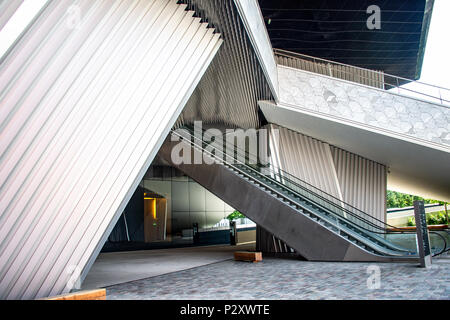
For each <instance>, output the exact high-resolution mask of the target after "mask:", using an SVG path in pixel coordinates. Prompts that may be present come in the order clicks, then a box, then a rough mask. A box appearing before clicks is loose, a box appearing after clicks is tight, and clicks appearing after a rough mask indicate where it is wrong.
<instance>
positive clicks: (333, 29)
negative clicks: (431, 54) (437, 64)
mask: <svg viewBox="0 0 450 320" xmlns="http://www.w3.org/2000/svg"><path fill="white" fill-rule="evenodd" d="M259 4H260V7H261V10H262V13H263V15H264V20H265V22H266V27H267V30H268V32H269V36H270V38H271V41H272V46H273V47H274V48H279V49H284V50H289V51H294V52H298V53H303V54H307V55H310V56H315V57H320V58H324V59H329V60H334V61H338V62H342V63H345V64H350V65H355V66H359V67H362V68H367V69H376V70H382V71H384V72H386V73H389V74H393V75H397V76H401V77H404V78H408V79H418V78H419V77H420V72H421V68H422V62H423V56H424V50H425V45H426V39H427V35H428V29H429V25H430V20H431V13H432V9H433V4H434V0H302V1H292V0H259ZM370 5H378V6H379V7H380V9H381V29H380V30H369V29H368V28H367V25H366V22H367V18H368V17H369V16H370V15H369V14H367V13H366V10H367V8H368V7H369V6H370Z"/></svg>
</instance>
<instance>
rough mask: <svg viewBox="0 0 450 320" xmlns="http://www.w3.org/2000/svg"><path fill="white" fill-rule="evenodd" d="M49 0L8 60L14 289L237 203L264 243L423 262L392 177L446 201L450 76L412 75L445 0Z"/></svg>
mask: <svg viewBox="0 0 450 320" xmlns="http://www.w3.org/2000/svg"><path fill="white" fill-rule="evenodd" d="M26 3H27V1H21V0H4V1H1V2H0V28H2V31H0V32H6V31H5V30H7V28H8V24H9V23H11V22H13V20H14V19H15V17H16V15H17V14H19V13H20V11H21V10H22V9H23V6H24V5H25V4H26ZM37 3H40V4H37ZM36 4H37V5H36ZM374 4H375V7H373V6H372V5H374ZM35 5H36V8H35V12H34V13H35V14H31V15H29V20H28V21H27V24H26V25H24V26H23V28H22V29H21V30H20V32H18V33H17V34H16V37H14V39H13V40H12V41H11V42H10V45H8V46H7V47H6V48H5V50H4V53H2V56H1V58H0V134H1V139H0V298H2V299H17V298H18V299H32V298H40V297H46V296H50V295H56V294H60V293H64V292H68V291H70V290H71V289H72V288H73V283H74V282H75V281H82V280H83V279H84V278H85V277H86V275H87V273H88V272H89V269H90V267H91V266H92V264H93V262H94V261H95V259H96V257H97V256H98V254H99V252H100V251H101V250H102V248H106V249H109V250H111V249H114V248H115V244H117V242H121V241H126V242H128V243H133V245H134V246H141V248H150V247H152V246H157V245H158V244H161V243H166V244H167V243H172V244H177V245H183V244H192V242H193V241H199V242H202V241H204V242H205V243H214V242H215V241H216V242H217V241H218V242H220V241H222V240H221V239H228V237H229V236H228V234H229V232H230V231H229V227H228V224H227V222H226V221H227V219H226V218H227V216H228V215H229V214H230V213H232V212H233V211H234V210H238V211H240V212H242V213H243V214H244V215H245V216H246V217H247V218H248V219H250V220H251V222H249V221H246V223H245V224H244V225H243V226H242V228H241V230H240V232H238V238H239V234H241V240H242V239H243V241H244V242H245V241H251V240H252V237H253V238H255V239H256V241H257V247H258V248H259V250H261V251H264V252H272V253H274V252H275V253H288V254H297V255H300V256H302V257H303V258H305V259H308V260H316V261H386V262H390V261H405V262H408V261H417V250H416V247H415V234H413V233H405V234H396V233H393V234H392V233H388V232H387V229H388V227H389V226H388V225H387V224H386V190H387V188H390V189H394V190H398V191H403V192H408V193H413V194H418V195H421V196H424V197H429V198H436V199H439V200H443V201H449V200H450V109H449V105H450V91H449V90H447V89H444V88H439V87H435V86H431V85H427V84H420V88H421V89H420V90H419V89H418V90H414V91H413V92H412V91H411V89H407V88H405V87H404V86H403V85H405V84H407V83H410V82H412V81H414V80H417V79H418V78H419V77H420V70H421V65H422V60H423V55H424V50H425V45H426V39H427V33H428V28H429V23H430V19H431V14H432V9H433V1H432V0H418V1H409V0H391V1H373V0H371V1H360V0H348V1H329V0H327V1H325V0H314V1H312V0H311V1H310V0H305V1H301V3H298V1H280V0H260V1H257V0H181V1H177V0H115V1H110V0H95V1H92V0H48V1H40V2H38V1H36V2H35ZM369 7H371V8H369ZM369 9H370V10H369ZM378 9H379V10H381V28H379V26H378V25H377V23H378V22H380V21H377V19H378V18H379V17H378V16H377V10H378ZM274 48H276V49H274ZM418 85H419V83H418ZM198 121H201V124H202V128H203V130H205V131H202V129H200V128H199V126H198ZM236 128H242V129H246V130H247V129H256V131H251V130H250V131H243V130H242V131H235V132H233V133H232V132H231V131H230V130H229V129H236ZM220 134H223V137H224V139H223V143H220V142H218V141H219V140H218V137H219V136H220ZM252 135H254V136H255V137H256V141H257V144H258V147H259V149H258V150H257V151H256V152H255V150H253V149H252V145H251V144H252V143H251V141H252V139H251V138H252ZM212 136H214V139H212ZM229 137H232V138H230V139H228V138H229ZM246 137H247V138H246ZM205 138H206V139H205ZM235 141H241V142H242V141H243V144H241V146H240V147H239V145H238V146H236V145H235V143H234V142H235ZM222 147H225V149H226V152H225V151H223V150H224V149H223V148H222ZM261 149H263V151H264V152H262V153H261V152H260V151H261ZM221 150H222V151H223V153H222V151H221ZM230 150H231V152H230ZM179 151H182V152H179ZM255 153H258V154H259V155H260V158H258V159H257V160H258V161H256V163H253V162H252V161H251V159H252V157H254V156H255ZM174 154H175V155H182V158H184V159H188V160H193V161H192V162H189V161H184V162H180V161H178V159H176V158H174ZM261 154H264V155H266V156H267V159H266V160H268V161H267V162H266V161H262V159H261ZM224 155H226V156H224ZM196 159H197V160H198V159H200V160H201V161H200V162H198V161H196ZM252 222H253V223H255V224H256V225H257V227H256V230H254V229H255V228H253V227H252V225H251V223H252ZM208 230H215V231H217V233H215V236H214V237H209V235H211V234H212V233H207V231H208ZM238 231H239V229H238ZM202 237H204V238H202ZM444 240H445V238H442V237H441V236H440V235H435V238H433V239H432V244H433V250H435V252H439V251H440V250H441V247H442V243H443V242H442V241H444ZM105 243H106V245H105ZM116 249H117V246H116ZM122 249H123V248H122Z"/></svg>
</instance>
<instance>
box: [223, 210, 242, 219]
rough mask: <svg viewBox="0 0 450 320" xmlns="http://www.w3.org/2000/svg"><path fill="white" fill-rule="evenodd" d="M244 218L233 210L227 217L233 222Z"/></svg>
mask: <svg viewBox="0 0 450 320" xmlns="http://www.w3.org/2000/svg"><path fill="white" fill-rule="evenodd" d="M240 218H245V216H244V215H243V214H242V213H240V212H239V211H237V210H235V211H233V212H232V213H230V214H229V215H228V217H227V219H228V220H230V221H233V220H236V219H240Z"/></svg>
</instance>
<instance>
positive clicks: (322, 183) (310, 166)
mask: <svg viewBox="0 0 450 320" xmlns="http://www.w3.org/2000/svg"><path fill="white" fill-rule="evenodd" d="M268 127H269V129H270V131H273V130H278V132H279V141H278V144H276V139H272V138H271V139H270V149H271V154H272V159H273V160H272V163H273V164H274V165H275V166H276V167H279V168H281V169H282V170H284V171H286V172H288V173H290V174H292V175H294V176H296V177H298V178H300V179H302V180H303V181H305V182H307V183H309V184H311V185H313V186H315V187H317V188H319V189H320V190H323V191H325V192H326V193H328V194H331V195H332V196H334V197H336V198H338V199H340V200H342V195H341V191H340V188H339V183H338V180H337V176H336V171H335V169H334V163H333V158H332V155H331V151H330V146H329V144H328V143H325V142H322V141H320V140H317V139H314V138H311V137H308V136H306V135H303V134H301V133H298V132H295V131H292V130H289V129H287V128H284V127H280V126H277V125H275V124H269V126H268ZM272 136H273V135H271V137H272Z"/></svg>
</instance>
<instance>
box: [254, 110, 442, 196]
mask: <svg viewBox="0 0 450 320" xmlns="http://www.w3.org/2000/svg"><path fill="white" fill-rule="evenodd" d="M259 104H260V106H261V109H262V111H263V113H264V115H265V117H266V119H267V121H269V122H270V123H275V124H278V125H280V126H284V127H286V128H289V129H291V130H294V131H297V132H300V133H303V134H305V135H308V136H311V137H314V138H316V139H319V140H322V141H325V142H327V143H329V144H331V145H334V146H336V147H339V148H342V149H344V150H347V151H350V152H353V153H355V154H358V155H361V156H363V157H366V158H368V159H371V160H374V161H376V162H378V163H381V164H383V165H386V166H387V167H388V170H389V171H388V182H387V183H388V188H389V189H391V190H397V191H401V192H405V193H408V194H416V195H420V196H422V197H426V198H432V199H438V200H442V201H450V153H449V151H448V148H447V149H446V148H444V147H443V148H440V149H439V148H431V147H429V146H427V144H426V143H421V144H420V143H414V142H413V141H408V140H405V139H404V137H400V136H397V135H395V134H387V133H386V132H381V131H379V132H377V131H376V130H370V129H368V128H364V127H362V126H356V125H354V124H350V123H345V122H343V121H334V120H330V119H327V118H325V117H320V116H318V115H316V114H313V113H311V112H307V111H299V110H293V109H292V108H289V107H287V106H283V105H275V104H274V103H271V102H265V101H261V102H260V103H259Z"/></svg>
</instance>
